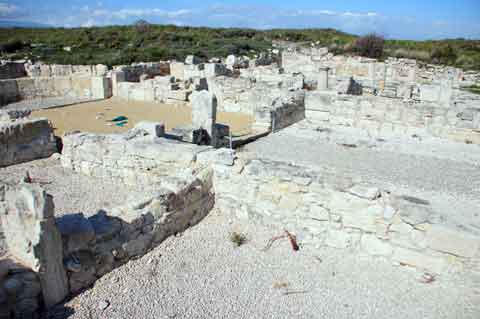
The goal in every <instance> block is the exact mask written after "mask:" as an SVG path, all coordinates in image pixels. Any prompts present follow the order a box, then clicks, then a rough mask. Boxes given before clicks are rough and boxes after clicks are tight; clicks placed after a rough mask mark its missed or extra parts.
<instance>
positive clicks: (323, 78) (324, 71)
mask: <svg viewBox="0 0 480 319" xmlns="http://www.w3.org/2000/svg"><path fill="white" fill-rule="evenodd" d="M329 70H330V68H328V67H322V68H320V69H319V70H318V77H317V90H319V91H324V90H328V71H329Z"/></svg>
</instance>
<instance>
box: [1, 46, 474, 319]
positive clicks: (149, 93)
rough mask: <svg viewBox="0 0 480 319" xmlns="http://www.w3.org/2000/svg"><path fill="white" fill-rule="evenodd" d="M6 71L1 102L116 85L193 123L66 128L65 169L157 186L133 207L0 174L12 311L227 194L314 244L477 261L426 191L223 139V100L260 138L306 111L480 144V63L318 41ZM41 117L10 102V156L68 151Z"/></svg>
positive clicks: (5, 148)
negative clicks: (92, 209) (62, 206)
mask: <svg viewBox="0 0 480 319" xmlns="http://www.w3.org/2000/svg"><path fill="white" fill-rule="evenodd" d="M271 53H272V54H271ZM7 65H8V66H7ZM22 67H23V68H22ZM0 77H1V78H2V80H0V105H5V104H10V103H12V102H16V101H19V100H35V99H37V98H40V97H54V96H71V97H86V98H93V99H104V98H108V97H111V96H116V97H119V98H123V99H125V100H139V101H149V102H157V103H159V105H158V107H161V103H181V104H182V103H184V104H187V105H190V106H191V109H192V118H191V124H190V125H188V127H178V128H174V129H172V130H171V131H169V132H166V131H165V125H163V124H162V123H156V122H149V121H143V122H140V123H138V124H137V125H136V126H135V128H134V129H132V130H130V131H128V132H126V133H123V134H110V135H101V134H91V133H82V132H77V133H72V134H67V135H66V136H64V137H63V138H62V146H63V148H62V150H61V151H62V154H61V165H62V166H63V168H64V169H65V170H68V171H70V172H72V173H78V174H84V175H88V176H92V177H98V178H103V179H108V180H113V181H115V182H116V183H121V184H124V185H130V186H136V187H141V188H142V189H143V194H144V196H142V197H136V198H128V199H127V198H126V199H125V203H123V204H122V205H119V206H116V207H113V208H109V209H102V210H100V209H99V210H98V212H97V213H96V214H95V215H93V216H89V217H87V216H85V215H84V214H83V213H82V212H72V214H69V215H64V216H62V217H57V216H55V211H54V199H53V198H52V197H51V196H50V195H49V194H47V193H46V192H45V190H44V189H43V188H42V187H41V186H40V185H37V184H34V183H30V182H31V181H29V180H28V179H27V180H25V181H24V182H20V183H18V184H15V185H12V184H6V183H3V182H2V183H0V220H1V224H0V225H1V226H2V231H1V232H0V234H1V235H2V236H0V241H1V242H0V244H1V246H3V245H4V244H6V246H7V248H8V254H7V255H6V257H2V259H1V260H0V317H1V318H3V317H5V318H9V317H12V316H13V317H22V316H23V317H28V316H33V314H34V313H35V312H37V310H38V309H40V308H41V305H45V306H46V307H50V306H52V305H55V304H57V303H59V302H61V301H62V300H64V299H65V298H66V297H67V296H70V295H73V294H77V293H79V292H81V291H83V290H84V289H87V288H88V287H90V286H91V285H92V284H93V283H94V282H95V281H96V280H97V279H98V278H100V277H102V276H103V275H105V274H106V273H108V272H110V271H112V270H113V269H115V268H116V267H119V266H121V265H123V264H125V263H126V262H127V261H128V260H130V259H132V258H138V257H140V256H142V255H144V254H146V253H147V252H148V251H149V250H150V249H152V248H153V247H155V246H157V245H159V244H160V243H161V242H162V241H163V240H164V239H165V238H167V237H168V236H171V235H173V234H176V233H178V232H181V231H183V230H185V229H186V228H188V227H190V226H192V225H195V224H196V223H198V222H199V221H200V220H201V219H202V218H204V217H205V216H206V215H207V214H208V213H209V212H210V211H211V210H212V209H213V207H214V206H216V208H218V209H219V210H220V211H221V212H223V213H224V214H230V215H231V216H232V217H234V218H238V219H241V220H246V221H258V222H261V223H264V224H267V225H273V226H275V227H278V228H283V229H288V230H289V231H291V232H292V233H294V234H295V235H296V236H297V238H298V240H299V242H300V243H301V244H302V245H312V246H314V247H317V248H321V247H322V246H329V247H334V248H338V249H348V250H351V251H357V252H362V253H366V254H369V255H372V256H376V257H380V258H386V259H388V260H391V261H392V263H394V264H398V265H407V266H412V267H415V268H417V269H420V270H422V271H427V272H429V273H433V274H451V273H457V272H461V271H465V272H477V273H480V233H478V231H476V230H475V229H474V228H473V229H472V228H469V227H459V226H458V225H456V224H454V223H449V221H448V220H445V219H443V218H440V217H439V214H438V213H437V212H436V211H435V209H434V208H433V207H432V205H430V203H429V201H428V200H426V199H423V198H416V197H412V196H406V195H404V194H400V193H396V192H391V191H389V190H387V189H383V188H380V187H377V186H376V185H371V184H369V181H363V182H361V181H352V179H350V178H347V177H345V176H340V175H338V174H336V173H335V172H334V169H333V168H332V170H328V169H320V168H318V169H310V168H308V167H301V166H299V165H295V164H294V163H285V162H275V161H272V160H266V159H262V158H259V157H257V155H256V154H254V153H248V152H245V151H242V152H238V153H236V152H235V151H234V150H233V149H231V148H221V147H224V146H227V145H228V146H233V143H232V140H231V139H230V140H229V139H227V138H226V137H229V135H230V130H229V127H227V126H224V125H220V124H219V123H216V120H217V112H238V113H244V114H248V115H250V116H252V117H253V118H254V123H253V126H252V131H254V132H255V133H256V134H258V135H257V136H260V133H262V134H268V133H274V132H275V131H277V130H280V129H282V128H285V127H287V126H290V125H292V124H294V123H296V122H299V121H302V120H304V119H306V120H307V121H309V122H314V123H316V124H318V125H319V126H321V127H322V128H325V127H329V126H351V127H357V128H361V129H364V130H366V131H368V132H369V133H371V134H373V135H376V136H382V137H383V136H392V135H402V136H422V135H428V136H436V137H440V138H447V139H451V140H454V141H459V142H463V143H465V142H467V143H468V144H474V143H476V144H480V105H479V102H480V98H478V97H476V96H474V95H472V94H470V93H468V92H466V91H464V90H462V87H463V86H466V85H470V84H472V83H475V81H477V80H478V78H479V77H478V74H472V73H468V72H463V71H462V70H458V69H454V68H448V67H439V66H430V65H427V66H424V65H420V64H418V63H417V62H415V61H412V60H403V59H388V60H387V61H385V62H379V61H376V60H372V59H365V58H358V57H346V56H334V55H333V54H331V53H329V52H328V50H326V49H325V48H309V49H296V50H289V49H285V50H284V51H283V52H282V54H281V56H280V52H277V54H273V52H270V53H268V54H266V53H265V54H261V55H259V56H257V57H255V58H254V59H250V58H248V57H239V56H234V55H231V56H228V57H227V58H226V59H224V60H223V61H222V60H221V59H212V60H211V61H208V63H207V62H206V61H203V60H201V59H199V58H198V57H195V56H188V57H187V58H186V60H185V61H184V62H177V61H172V62H158V63H141V64H134V65H127V66H117V67H114V68H113V69H112V70H108V68H107V67H106V66H102V65H97V66H66V65H45V64H30V63H23V64H15V65H13V64H8V63H7V64H2V65H1V66H0ZM29 115H30V110H29V109H25V110H24V109H10V108H9V107H8V106H7V108H6V111H2V112H1V113H0V167H2V166H8V165H13V164H16V163H20V162H25V161H30V160H33V159H37V158H43V157H48V156H50V155H52V154H53V153H55V152H57V151H58V148H57V140H56V138H55V137H54V136H53V130H52V127H51V124H50V123H49V122H48V120H46V119H31V118H28V116H29ZM228 142H230V145H229V143H228ZM457 145H458V144H457ZM472 146H474V145H472ZM58 156H60V155H58Z"/></svg>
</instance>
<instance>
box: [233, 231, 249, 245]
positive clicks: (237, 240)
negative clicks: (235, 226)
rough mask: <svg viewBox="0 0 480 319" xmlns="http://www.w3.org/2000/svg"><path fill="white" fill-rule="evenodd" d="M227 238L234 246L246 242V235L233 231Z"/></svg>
mask: <svg viewBox="0 0 480 319" xmlns="http://www.w3.org/2000/svg"><path fill="white" fill-rule="evenodd" d="M228 239H229V240H230V241H231V242H232V243H233V244H234V245H235V246H236V247H240V246H242V245H243V244H245V243H246V242H247V237H246V236H245V235H244V234H241V233H237V232H233V233H231V234H230V236H229V237H228Z"/></svg>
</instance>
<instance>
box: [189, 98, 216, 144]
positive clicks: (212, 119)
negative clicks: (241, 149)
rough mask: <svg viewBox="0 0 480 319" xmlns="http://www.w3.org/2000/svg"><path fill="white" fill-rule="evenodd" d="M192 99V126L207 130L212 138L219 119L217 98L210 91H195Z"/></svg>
mask: <svg viewBox="0 0 480 319" xmlns="http://www.w3.org/2000/svg"><path fill="white" fill-rule="evenodd" d="M191 100H192V126H193V127H194V128H201V129H204V130H206V131H207V133H208V134H209V136H210V137H211V138H212V139H215V137H214V136H213V133H214V126H215V123H216V121H217V98H216V97H215V95H214V94H213V93H211V92H208V91H194V92H193V93H192V96H191Z"/></svg>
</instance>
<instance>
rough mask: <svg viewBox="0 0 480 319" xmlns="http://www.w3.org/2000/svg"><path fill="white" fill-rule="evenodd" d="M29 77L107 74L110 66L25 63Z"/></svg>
mask: <svg viewBox="0 0 480 319" xmlns="http://www.w3.org/2000/svg"><path fill="white" fill-rule="evenodd" d="M24 68H25V70H26V72H27V75H28V77H31V78H37V77H66V76H72V75H83V76H105V75H106V73H107V71H108V67H107V66H106V65H103V64H97V65H68V64H43V63H36V64H32V63H25V66H24Z"/></svg>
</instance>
